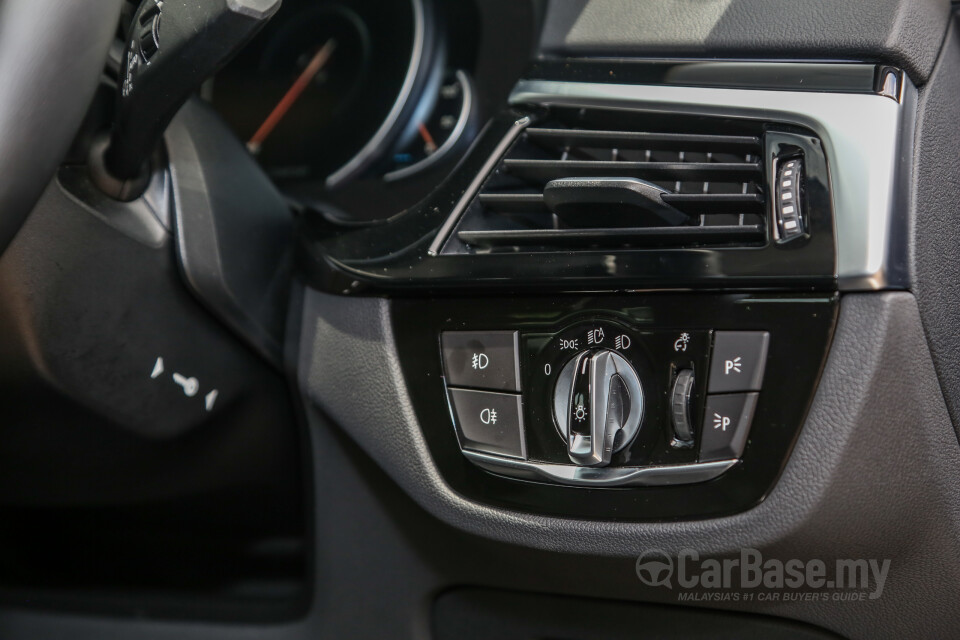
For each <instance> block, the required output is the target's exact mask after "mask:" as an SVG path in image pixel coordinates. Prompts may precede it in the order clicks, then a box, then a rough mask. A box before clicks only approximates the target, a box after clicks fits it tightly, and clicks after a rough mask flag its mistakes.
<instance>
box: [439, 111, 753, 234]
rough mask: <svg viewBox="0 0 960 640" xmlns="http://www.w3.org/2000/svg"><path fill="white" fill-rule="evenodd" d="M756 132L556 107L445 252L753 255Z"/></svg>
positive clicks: (531, 129) (503, 166) (739, 126)
mask: <svg viewBox="0 0 960 640" xmlns="http://www.w3.org/2000/svg"><path fill="white" fill-rule="evenodd" d="M762 137H763V129H762V126H761V125H760V124H758V123H753V124H751V123H744V122H736V121H728V120H723V119H719V118H713V119H711V118H694V117H689V116H669V115H647V114H637V113H627V112H623V111H613V110H609V111H607V110H602V109H590V110H584V109H561V108H554V109H552V110H551V112H550V114H549V115H548V116H546V117H543V118H541V119H540V120H539V121H538V122H537V123H535V124H533V125H531V126H528V127H527V128H526V129H525V130H524V131H523V132H522V133H521V134H520V135H519V136H518V137H517V139H516V141H515V142H514V143H513V145H512V146H511V147H510V148H509V149H508V151H507V152H506V153H505V154H504V157H503V158H502V159H501V160H500V161H499V162H498V164H497V165H496V167H495V168H494V170H493V171H492V172H491V174H490V175H489V177H488V178H487V179H486V181H485V182H484V183H483V185H482V186H481V188H480V190H479V193H478V194H477V196H476V197H475V198H474V199H473V201H472V202H471V203H470V205H469V206H468V207H467V209H466V211H465V212H464V214H463V216H462V218H461V221H460V224H459V225H458V226H457V228H456V231H455V233H454V235H453V237H452V238H451V242H449V243H448V245H447V247H446V250H445V252H447V253H449V252H454V253H460V252H471V253H477V252H499V251H514V252H516V251H544V250H546V251H549V250H566V249H571V248H583V249H590V248H597V249H608V248H637V249H650V248H686V247H702V246H719V247H726V246H735V247H743V246H762V245H763V244H765V243H766V240H767V227H766V224H767V223H766V216H765V214H764V212H765V211H766V201H765V197H764V188H763V185H764V168H763V164H762V161H761V158H762V153H763V151H762V150H763V141H762Z"/></svg>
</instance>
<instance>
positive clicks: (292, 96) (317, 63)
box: [247, 40, 337, 154]
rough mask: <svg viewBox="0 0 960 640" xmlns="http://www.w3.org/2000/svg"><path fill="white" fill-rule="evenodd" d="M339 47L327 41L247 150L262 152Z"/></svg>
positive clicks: (258, 131)
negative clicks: (285, 117) (298, 99)
mask: <svg viewBox="0 0 960 640" xmlns="http://www.w3.org/2000/svg"><path fill="white" fill-rule="evenodd" d="M336 47H337V41H336V40H327V43H326V44H324V45H323V46H322V47H320V50H319V51H317V53H316V54H315V55H314V56H313V59H312V60H310V64H308V65H307V68H306V69H304V70H303V72H302V73H301V74H300V77H298V78H297V80H296V82H294V83H293V86H291V87H290V88H289V89H288V90H287V93H286V94H284V96H283V98H281V99H280V102H278V103H277V106H276V107H274V108H273V111H271V112H270V115H269V116H267V119H266V120H264V121H263V124H262V125H260V128H259V129H257V132H256V133H255V134H253V137H252V138H250V141H249V142H247V149H249V150H250V153H252V154H256V153H257V152H259V151H260V147H261V146H263V142H264V141H265V140H266V139H267V137H268V136H269V135H270V134H271V133H273V130H274V129H276V128H277V125H278V124H280V121H281V120H283V117H284V116H285V115H287V112H288V111H290V107H292V106H293V104H294V103H295V102H296V101H297V98H299V97H300V94H302V93H303V92H304V91H305V90H306V88H307V87H308V86H310V83H311V82H312V81H313V79H314V78H316V77H317V74H318V73H320V70H321V69H323V66H324V65H325V64H327V61H328V60H329V59H330V54H332V53H333V50H334V49H336Z"/></svg>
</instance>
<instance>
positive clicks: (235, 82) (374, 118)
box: [212, 0, 424, 186]
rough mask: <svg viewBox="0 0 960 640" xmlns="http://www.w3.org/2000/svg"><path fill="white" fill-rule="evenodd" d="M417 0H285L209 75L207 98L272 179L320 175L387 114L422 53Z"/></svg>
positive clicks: (348, 157) (339, 163)
mask: <svg viewBox="0 0 960 640" xmlns="http://www.w3.org/2000/svg"><path fill="white" fill-rule="evenodd" d="M423 31H424V17H423V11H422V5H421V0H410V1H409V2H376V1H373V0H331V1H326V2H317V1H315V0H292V1H290V2H284V4H283V7H282V8H281V10H280V13H279V14H278V15H277V16H276V17H275V18H274V20H273V21H272V22H271V23H270V24H269V25H268V26H267V28H266V29H265V30H264V32H263V33H262V34H261V35H260V36H259V37H258V38H257V40H256V41H254V42H253V43H251V45H250V46H249V47H248V48H247V49H245V50H244V51H243V52H241V54H240V55H239V56H238V57H237V58H236V59H235V60H234V61H233V62H232V63H231V64H230V65H228V66H227V68H226V69H224V70H223V71H222V72H221V73H220V74H218V75H217V77H216V78H215V79H214V82H213V87H212V101H213V105H214V107H215V108H216V109H217V110H218V111H219V112H220V113H221V115H223V116H224V118H225V119H226V120H227V122H228V124H230V125H231V127H232V128H233V129H234V131H235V132H236V133H237V135H238V136H239V137H240V138H241V139H242V140H243V141H244V142H246V143H247V146H248V148H249V149H250V150H251V152H253V153H254V155H256V157H257V160H258V161H259V162H260V164H261V166H263V168H264V169H265V170H266V171H267V173H268V174H269V175H270V176H271V177H272V178H273V179H274V180H275V181H277V183H278V184H279V185H281V186H283V185H284V184H285V183H290V182H298V181H303V180H319V179H323V178H325V177H326V176H328V175H330V174H331V173H333V172H335V171H337V170H338V169H340V168H341V167H343V166H344V165H346V164H348V163H349V162H351V161H352V159H353V158H354V157H355V156H356V155H357V154H358V152H359V151H360V150H361V148H362V147H363V146H364V144H365V143H366V142H367V141H369V140H370V139H371V138H373V137H374V135H375V134H376V133H377V132H378V130H379V129H380V128H381V126H382V124H383V123H384V122H385V121H386V120H388V119H389V117H390V115H391V113H392V111H393V110H394V106H395V104H396V103H397V101H398V96H400V95H401V94H402V93H403V91H404V88H405V87H408V86H410V85H412V84H414V82H413V80H414V79H415V78H416V77H417V76H418V74H419V73H420V64H421V60H422V59H423V57H424V42H423Z"/></svg>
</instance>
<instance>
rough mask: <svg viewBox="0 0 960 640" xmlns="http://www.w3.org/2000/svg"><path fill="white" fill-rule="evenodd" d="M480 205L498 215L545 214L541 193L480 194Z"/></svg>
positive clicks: (545, 207) (545, 209)
mask: <svg viewBox="0 0 960 640" xmlns="http://www.w3.org/2000/svg"><path fill="white" fill-rule="evenodd" d="M480 204H482V205H483V206H484V207H486V208H487V210H489V211H496V212H499V213H502V212H507V213H545V212H548V209H547V205H545V204H544V203H543V194H542V193H481V194H480Z"/></svg>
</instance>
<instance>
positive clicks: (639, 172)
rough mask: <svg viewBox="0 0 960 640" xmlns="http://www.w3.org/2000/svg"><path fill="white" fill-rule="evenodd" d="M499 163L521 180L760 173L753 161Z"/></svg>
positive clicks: (720, 178) (712, 178)
mask: <svg viewBox="0 0 960 640" xmlns="http://www.w3.org/2000/svg"><path fill="white" fill-rule="evenodd" d="M503 167H504V169H506V170H507V171H508V172H509V173H510V174H511V175H514V176H517V177H519V178H521V179H524V180H538V181H541V182H546V181H549V180H554V179H557V178H577V177H589V178H595V177H604V178H617V177H624V178H643V179H645V180H677V181H682V182H695V181H703V182H750V181H752V180H756V179H757V178H758V177H759V176H760V174H761V168H760V165H759V164H757V163H754V162H618V161H604V160H596V161H595V160H520V159H515V158H507V159H505V160H504V161H503Z"/></svg>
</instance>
